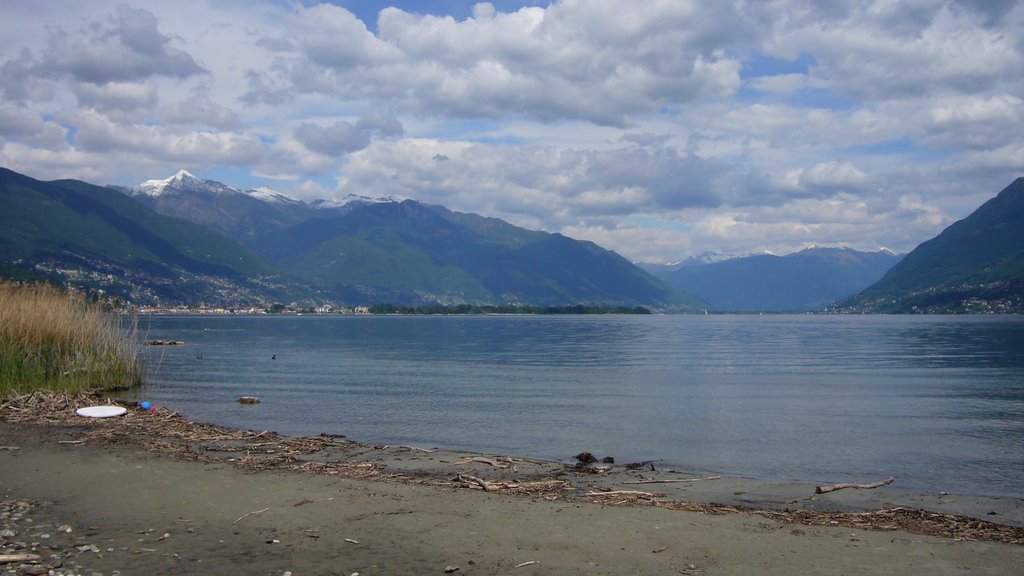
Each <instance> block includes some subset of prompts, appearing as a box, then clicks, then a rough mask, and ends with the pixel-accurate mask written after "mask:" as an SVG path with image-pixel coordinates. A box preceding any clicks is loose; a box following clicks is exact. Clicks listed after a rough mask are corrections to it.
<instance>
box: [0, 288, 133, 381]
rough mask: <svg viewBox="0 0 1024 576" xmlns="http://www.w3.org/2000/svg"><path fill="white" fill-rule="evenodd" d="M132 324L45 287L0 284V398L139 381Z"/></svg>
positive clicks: (77, 297)
mask: <svg viewBox="0 0 1024 576" xmlns="http://www.w3.org/2000/svg"><path fill="white" fill-rule="evenodd" d="M136 330H137V325H136V323H135V322H134V319H128V318H122V317H119V316H118V315H117V314H114V313H112V312H110V311H107V310H104V309H103V307H102V306H100V305H99V304H95V303H90V302H88V301H87V300H86V299H85V297H84V296H82V295H81V294H76V293H73V292H66V291H63V290H60V289H58V288H55V287H53V286H50V285H48V284H30V285H19V284H15V283H11V282H7V283H0V398H3V397H5V396H8V395H10V394H19V393H24V392H27V391H30V390H36V389H41V388H42V389H48V390H54V391H62V392H75V391H80V390H94V389H108V390H109V389H116V388H127V387H131V386H134V385H136V384H139V383H140V382H141V381H142V375H143V366H142V362H141V360H140V357H139V344H138V339H137V337H136Z"/></svg>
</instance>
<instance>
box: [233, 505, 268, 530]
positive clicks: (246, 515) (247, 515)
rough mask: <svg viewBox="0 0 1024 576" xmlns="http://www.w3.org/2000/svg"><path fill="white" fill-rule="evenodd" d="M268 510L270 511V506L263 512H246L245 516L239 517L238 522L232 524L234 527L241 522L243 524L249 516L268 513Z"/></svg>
mask: <svg viewBox="0 0 1024 576" xmlns="http://www.w3.org/2000/svg"><path fill="white" fill-rule="evenodd" d="M267 510H270V507H269V506H268V507H266V508H264V509H263V510H257V511H255V512H246V513H245V514H242V515H241V516H239V518H238V520H235V521H234V522H232V523H231V525H232V526H234V525H235V524H238V523H239V522H241V521H242V520H245V519H246V518H248V517H249V516H254V515H256V514H262V513H264V512H266V511H267Z"/></svg>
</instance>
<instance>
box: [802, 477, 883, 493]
mask: <svg viewBox="0 0 1024 576" xmlns="http://www.w3.org/2000/svg"><path fill="white" fill-rule="evenodd" d="M895 481H896V478H893V477H892V476H889V477H888V478H886V479H885V480H882V481H881V482H875V483H873V484H847V483H839V484H833V485H831V486H817V487H815V488H814V493H815V494H825V493H826V492H835V491H836V490H842V489H843V488H856V489H860V490H870V489H872V488H878V487H879V486H885V485H887V484H892V483H893V482H895Z"/></svg>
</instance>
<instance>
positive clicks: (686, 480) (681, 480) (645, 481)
mask: <svg viewBox="0 0 1024 576" xmlns="http://www.w3.org/2000/svg"><path fill="white" fill-rule="evenodd" d="M721 479H722V477H721V476H708V477H706V478H679V479H675V480H636V481H634V482H623V484H675V483H677V482H700V481H702V480H721Z"/></svg>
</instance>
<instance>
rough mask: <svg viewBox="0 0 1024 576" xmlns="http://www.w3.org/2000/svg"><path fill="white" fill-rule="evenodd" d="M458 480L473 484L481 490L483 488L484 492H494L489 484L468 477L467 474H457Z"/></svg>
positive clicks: (479, 479) (474, 477) (473, 477)
mask: <svg viewBox="0 0 1024 576" xmlns="http://www.w3.org/2000/svg"><path fill="white" fill-rule="evenodd" d="M459 480H463V481H467V480H468V481H469V482H473V483H475V484H477V485H478V486H480V487H481V488H483V489H484V492H493V491H494V486H491V485H490V483H488V482H487V481H486V480H483V479H482V478H477V477H476V476H470V475H469V474H459Z"/></svg>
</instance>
